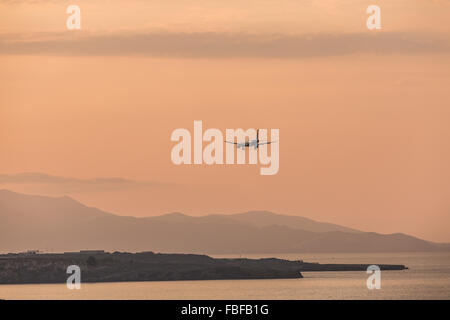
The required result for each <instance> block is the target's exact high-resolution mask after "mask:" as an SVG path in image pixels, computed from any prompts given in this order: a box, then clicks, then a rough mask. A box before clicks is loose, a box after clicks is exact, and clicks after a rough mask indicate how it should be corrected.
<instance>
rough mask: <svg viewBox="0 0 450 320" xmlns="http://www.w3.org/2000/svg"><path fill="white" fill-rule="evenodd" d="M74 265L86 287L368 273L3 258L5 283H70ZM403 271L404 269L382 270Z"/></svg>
mask: <svg viewBox="0 0 450 320" xmlns="http://www.w3.org/2000/svg"><path fill="white" fill-rule="evenodd" d="M71 265H76V266H79V267H80V270H81V281H82V282H123V281H176V280H178V281H180V280H226V279H229V280H231V279H234V280H236V279H293V278H303V276H302V274H301V272H305V271H366V269H367V267H368V265H366V264H347V265H346V264H318V263H308V262H303V261H301V260H299V261H290V260H283V259H276V258H266V259H245V258H239V259H216V258H211V257H209V256H206V255H195V254H162V253H153V252H141V253H126V252H114V253H107V252H71V253H64V254H62V253H61V254H56V253H53V254H5V255H0V284H32V283H65V282H66V281H67V278H68V277H69V276H70V274H68V273H67V268H68V267H69V266H71ZM379 267H380V268H381V270H403V269H407V268H406V267H405V266H403V265H379Z"/></svg>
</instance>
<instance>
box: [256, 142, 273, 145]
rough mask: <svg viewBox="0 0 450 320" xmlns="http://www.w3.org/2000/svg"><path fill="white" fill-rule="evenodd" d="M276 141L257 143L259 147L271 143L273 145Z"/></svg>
mask: <svg viewBox="0 0 450 320" xmlns="http://www.w3.org/2000/svg"><path fill="white" fill-rule="evenodd" d="M275 142H276V141H265V142H260V143H258V144H259V145H262V144H271V143H275Z"/></svg>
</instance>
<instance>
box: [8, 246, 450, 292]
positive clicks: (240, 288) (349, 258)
mask: <svg viewBox="0 0 450 320" xmlns="http://www.w3.org/2000/svg"><path fill="white" fill-rule="evenodd" d="M212 256H213V257H219V258H236V257H241V258H245V257H246V258H267V257H276V258H281V259H288V260H304V261H305V262H319V263H356V264H375V265H376V264H403V265H406V266H407V267H408V268H409V269H408V270H401V271H381V282H380V284H381V286H380V288H379V289H376V288H375V289H369V288H368V287H367V279H368V277H369V276H370V275H371V274H368V273H367V272H365V271H358V272H353V271H344V272H330V271H326V272H303V273H302V274H303V276H304V278H299V279H271V280H214V281H210V280H202V281H155V282H119V283H81V289H79V290H76V289H74V290H69V289H68V288H67V286H66V284H30V285H29V284H25V285H0V299H6V300H8V299H13V300H15V299H25V300H35V299H44V300H46V299H89V300H91V299H93V300H97V299H119V300H123V299H125V300H127V299H137V300H144V299H145V300H146V299H194V300H197V299H205V300H208V299H227V300H234V299H288V300H303V299H314V300H323V299H365V300H367V299H369V300H372V299H374V300H375V299H376V300H378V299H389V300H391V299H395V300H398V299H400V300H402V299H440V300H448V299H450V252H426V253H425V252H423V253H421V252H396V253H320V254H317V253H311V254H298V253H296V254H263V255H261V254H248V255H237V256H236V255H212ZM81 280H82V279H81Z"/></svg>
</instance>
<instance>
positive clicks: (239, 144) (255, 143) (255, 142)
mask: <svg viewBox="0 0 450 320" xmlns="http://www.w3.org/2000/svg"><path fill="white" fill-rule="evenodd" d="M225 142H226V143H231V144H235V145H236V148H238V149H239V148H241V149H242V150H245V148H250V147H254V148H255V149H258V148H259V146H260V145H263V144H271V143H274V142H276V141H264V142H259V129H257V130H256V139H255V140H250V141H246V142H231V141H227V140H225Z"/></svg>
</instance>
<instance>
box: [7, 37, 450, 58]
mask: <svg viewBox="0 0 450 320" xmlns="http://www.w3.org/2000/svg"><path fill="white" fill-rule="evenodd" d="M449 39H450V37H449V36H448V35H446V34H443V35H440V34H419V33H398V32H369V31H368V32H364V33H350V34H304V35H282V34H272V35H268V34H228V33H215V32H206V33H145V34H103V35H99V34H96V35H94V34H89V33H85V32H83V31H80V32H78V31H77V32H69V33H55V34H41V35H28V36H27V35H2V36H0V54H38V55H69V56H72V55H75V56H76V55H82V56H83V55H92V56H103V55H114V56H128V55H143V56H153V57H175V58H176V57H183V58H290V59H296V58H309V57H327V56H339V55H348V54H355V53H366V54H419V53H449V52H450V40H449Z"/></svg>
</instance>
